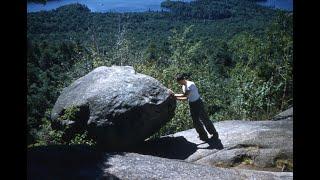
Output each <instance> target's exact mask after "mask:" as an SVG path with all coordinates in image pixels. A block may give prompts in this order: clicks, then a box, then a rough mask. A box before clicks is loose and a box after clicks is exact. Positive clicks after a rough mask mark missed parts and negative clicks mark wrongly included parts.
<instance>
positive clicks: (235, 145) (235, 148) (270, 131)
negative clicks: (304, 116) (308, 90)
mask: <svg viewBox="0 0 320 180" xmlns="http://www.w3.org/2000/svg"><path fill="white" fill-rule="evenodd" d="M292 112H293V111H292V109H291V110H290V109H288V110H287V111H284V112H283V113H280V114H279V115H277V116H276V117H280V116H281V115H282V119H279V118H278V120H277V121H240V120H232V121H222V122H217V123H215V124H214V126H215V127H216V129H217V131H218V133H219V136H220V140H217V141H214V140H209V141H207V142H203V141H201V140H199V139H198V137H197V136H198V134H197V132H196V131H195V129H190V130H186V131H182V132H178V133H175V134H173V135H170V136H166V137H162V138H160V139H155V140H149V141H146V142H145V143H144V144H142V145H141V146H140V147H139V148H137V149H136V150H135V152H138V153H142V154H147V155H154V156H159V157H164V158H170V159H180V160H184V161H187V162H192V163H196V164H203V165H208V166H214V167H227V168H242V169H254V170H263V171H292V162H293V121H292Z"/></svg>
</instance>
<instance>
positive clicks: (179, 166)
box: [28, 146, 292, 180]
mask: <svg viewBox="0 0 320 180" xmlns="http://www.w3.org/2000/svg"><path fill="white" fill-rule="evenodd" d="M28 179H112V180H116V179H181V180H182V179H188V180H189V179H190V180H191V179H228V180H233V179H234V180H238V179H260V180H272V179H282V180H285V179H292V173H288V172H282V173H276V172H263V171H252V170H240V169H226V168H219V167H210V166H204V165H200V164H194V163H188V162H185V161H181V160H172V159H165V158H159V157H154V156H150V155H141V154H137V153H102V152H98V151H96V150H94V149H92V148H89V147H86V146H51V147H50V146H48V147H38V148H33V149H30V150H29V151H28Z"/></svg>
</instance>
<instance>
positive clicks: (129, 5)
mask: <svg viewBox="0 0 320 180" xmlns="http://www.w3.org/2000/svg"><path fill="white" fill-rule="evenodd" d="M162 1H164V0H57V1H48V2H47V3H46V4H45V5H44V4H39V3H28V4H27V12H37V11H48V10H52V9H56V8H58V7H60V6H64V5H67V4H72V3H80V4H85V5H86V6H87V7H88V8H89V9H90V10H91V11H92V12H109V11H113V12H143V11H148V10H151V11H161V10H162V8H161V7H160V4H161V2H162ZM184 1H187V2H188V1H191V0H184ZM292 1H293V0H267V1H266V2H260V3H258V4H261V5H263V6H270V7H274V8H280V9H285V10H289V11H291V10H292Z"/></svg>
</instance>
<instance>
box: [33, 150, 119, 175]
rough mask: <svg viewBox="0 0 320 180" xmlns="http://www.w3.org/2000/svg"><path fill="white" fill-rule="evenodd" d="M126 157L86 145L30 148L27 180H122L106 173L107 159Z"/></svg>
mask: <svg viewBox="0 0 320 180" xmlns="http://www.w3.org/2000/svg"><path fill="white" fill-rule="evenodd" d="M114 155H123V153H106V152H103V151H98V150H97V149H96V148H95V147H92V146H86V145H50V146H40V147H35V148H29V149H28V152H27V179H39V180H40V179H100V178H104V179H114V180H116V179H119V178H118V177H116V176H114V175H112V174H108V173H106V172H104V169H106V168H109V167H110V166H111V165H109V164H108V159H109V158H110V157H112V156H114Z"/></svg>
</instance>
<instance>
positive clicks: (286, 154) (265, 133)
mask: <svg viewBox="0 0 320 180" xmlns="http://www.w3.org/2000/svg"><path fill="white" fill-rule="evenodd" d="M292 112H293V110H290V109H289V110H288V111H285V112H284V113H280V114H279V115H277V116H276V117H279V116H280V115H281V116H282V117H281V118H273V120H270V121H237V120H232V121H222V122H217V123H215V127H216V130H217V131H218V132H219V136H220V140H212V139H210V140H208V141H206V142H203V141H201V140H199V139H198V137H197V133H196V131H195V129H190V130H187V131H182V132H178V133H175V134H173V135H169V136H165V137H161V138H158V139H153V140H146V141H145V142H143V143H141V144H139V146H136V147H133V148H131V149H127V151H126V152H113V153H111V152H102V151H98V150H97V149H95V148H94V147H88V146H47V147H37V148H31V149H29V150H28V178H29V179H37V178H38V179H48V178H49V177H50V178H52V179H228V180H229V179H230V180H233V179H235V180H238V179H262V180H263V179H265V180H273V179H281V180H286V179H293V173H292V172H290V171H292V160H293V139H292V131H293V127H292V125H293V124H292V123H293V122H292V119H293V116H292ZM275 119H277V120H276V121H275ZM286 171H288V172H286Z"/></svg>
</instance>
